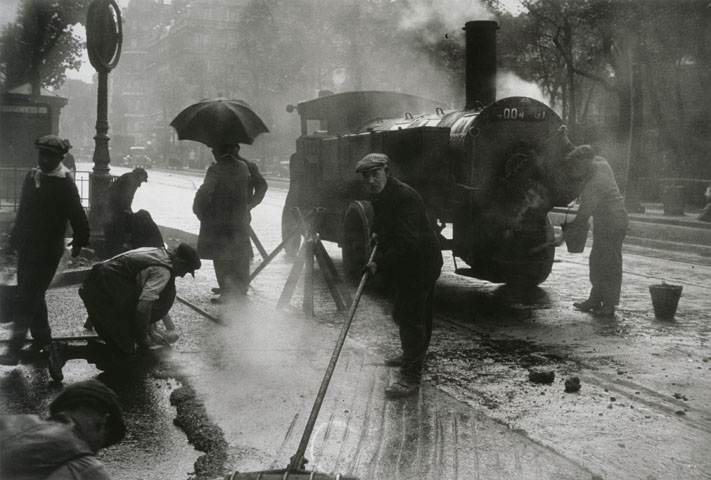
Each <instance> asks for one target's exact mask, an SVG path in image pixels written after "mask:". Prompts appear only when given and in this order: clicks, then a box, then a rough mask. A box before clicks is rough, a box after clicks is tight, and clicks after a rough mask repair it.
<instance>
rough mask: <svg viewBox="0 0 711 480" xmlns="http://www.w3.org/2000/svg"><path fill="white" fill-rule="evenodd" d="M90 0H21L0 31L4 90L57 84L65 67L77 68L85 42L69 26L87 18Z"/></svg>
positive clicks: (60, 81) (63, 76)
mask: <svg viewBox="0 0 711 480" xmlns="http://www.w3.org/2000/svg"><path fill="white" fill-rule="evenodd" d="M88 4H89V0H22V1H21V2H20V4H19V5H18V9H17V17H16V19H15V21H14V22H12V23H9V24H7V25H6V26H5V27H4V28H3V29H2V32H0V68H1V69H2V79H1V84H0V86H1V87H2V89H3V90H7V89H11V88H13V87H16V86H18V85H22V84H25V83H30V84H31V85H32V90H33V92H35V93H36V94H39V87H40V86H44V87H59V86H61V85H62V83H64V80H65V78H66V77H65V72H66V70H67V69H74V70H78V69H79V67H80V66H81V61H80V58H81V52H82V49H83V47H84V43H83V41H82V40H81V39H79V38H78V37H76V36H75V35H74V34H73V32H72V26H73V25H76V24H78V23H79V24H83V23H84V22H85V21H86V11H87V8H88Z"/></svg>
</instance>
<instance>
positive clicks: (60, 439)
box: [0, 380, 126, 480]
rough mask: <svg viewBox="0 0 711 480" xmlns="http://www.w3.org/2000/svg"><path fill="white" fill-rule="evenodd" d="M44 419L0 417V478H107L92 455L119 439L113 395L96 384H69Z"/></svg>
mask: <svg viewBox="0 0 711 480" xmlns="http://www.w3.org/2000/svg"><path fill="white" fill-rule="evenodd" d="M49 413H50V417H49V418H47V419H46V420H42V419H40V418H39V417H38V416H36V415H11V416H5V417H0V478H6V479H11V478H12V479H22V480H51V479H54V480H60V479H76V480H109V478H110V477H109V474H108V472H107V471H106V469H105V468H104V465H103V464H102V463H101V461H100V460H99V459H98V458H97V456H96V454H97V452H98V451H99V450H100V449H102V448H105V447H108V446H111V445H114V444H116V443H118V442H120V441H121V439H123V437H124V435H125V433H126V426H125V425H124V422H123V415H122V413H121V407H120V405H119V402H118V397H117V395H116V393H114V391H113V390H111V389H110V388H108V387H107V386H106V385H104V384H103V383H101V382H99V381H97V380H87V381H83V382H78V383H74V384H72V385H69V386H68V387H67V388H66V389H64V391H63V392H62V393H60V394H59V395H58V396H57V397H56V398H55V399H54V400H53V401H52V403H50V405H49Z"/></svg>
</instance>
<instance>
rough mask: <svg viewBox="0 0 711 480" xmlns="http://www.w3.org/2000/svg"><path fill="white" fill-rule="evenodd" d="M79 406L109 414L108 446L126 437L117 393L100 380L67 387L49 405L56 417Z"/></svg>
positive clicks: (51, 413) (107, 424)
mask: <svg viewBox="0 0 711 480" xmlns="http://www.w3.org/2000/svg"><path fill="white" fill-rule="evenodd" d="M77 406H86V407H89V408H93V409H95V410H96V411H97V412H101V413H106V414H108V418H107V420H106V422H107V423H106V428H107V430H108V438H107V439H106V445H107V446H109V445H113V444H115V443H118V442H120V441H121V439H123V437H124V435H126V425H125V424H124V423H123V416H122V414H121V406H120V405H119V401H118V396H117V395H116V392H114V391H113V390H111V389H110V388H109V387H107V386H106V385H104V384H103V383H101V382H99V381H98V380H85V381H83V382H77V383H73V384H71V385H69V386H67V388H65V389H64V391H63V392H62V393H60V394H59V395H57V398H55V399H54V400H52V403H50V404H49V413H50V415H55V414H57V413H60V412H62V411H64V410H68V409H71V408H73V407H77Z"/></svg>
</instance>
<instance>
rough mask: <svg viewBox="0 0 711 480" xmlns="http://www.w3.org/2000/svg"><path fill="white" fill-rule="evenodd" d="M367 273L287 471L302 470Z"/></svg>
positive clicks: (371, 257) (361, 280)
mask: <svg viewBox="0 0 711 480" xmlns="http://www.w3.org/2000/svg"><path fill="white" fill-rule="evenodd" d="M377 250H378V246H377V245H376V246H375V247H373V251H372V252H370V259H369V260H368V263H370V262H372V261H373V259H374V258H375V252H376V251H377ZM368 277H369V273H368V272H367V271H366V272H365V273H363V276H362V277H361V278H360V284H359V285H358V290H357V291H356V294H355V297H354V298H353V303H351V308H350V309H349V311H348V318H347V320H346V321H345V322H343V326H342V327H341V333H340V335H339V336H338V340H337V341H336V347H335V348H334V349H333V354H331V361H330V362H328V367H327V368H326V373H325V375H324V376H323V380H322V381H321V387H320V388H319V391H318V394H317V395H316V401H315V402H314V406H313V408H312V409H311V415H309V419H308V421H307V422H306V428H305V429H304V434H303V436H302V437H301V442H300V443H299V448H298V449H297V450H296V453H295V454H294V456H293V457H291V462H290V463H289V468H288V470H289V471H294V470H299V469H303V468H304V454H305V453H306V447H307V446H308V444H309V439H310V438H311V433H312V432H313V430H314V426H315V425H316V419H317V418H318V413H319V411H320V410H321V404H322V403H323V399H324V397H325V396H326V390H328V385H329V383H331V377H332V376H333V371H334V370H335V368H336V362H338V357H339V355H340V354H341V349H342V348H343V344H344V343H345V341H346V335H348V330H349V329H350V327H351V323H353V317H355V312H356V308H358V303H359V302H360V297H361V296H362V295H363V290H364V289H365V283H366V282H367V281H368ZM284 478H286V477H284Z"/></svg>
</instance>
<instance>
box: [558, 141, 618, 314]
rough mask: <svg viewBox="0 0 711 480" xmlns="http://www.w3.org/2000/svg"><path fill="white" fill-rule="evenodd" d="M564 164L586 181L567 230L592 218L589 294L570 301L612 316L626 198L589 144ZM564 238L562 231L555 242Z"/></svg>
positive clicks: (608, 167) (616, 295)
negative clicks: (583, 297)
mask: <svg viewBox="0 0 711 480" xmlns="http://www.w3.org/2000/svg"><path fill="white" fill-rule="evenodd" d="M566 166H567V168H568V169H570V171H571V176H572V177H573V178H574V179H580V180H581V181H583V182H584V183H585V186H584V188H583V191H582V193H581V194H580V206H579V207H578V212H577V214H576V216H575V219H574V220H573V221H572V222H570V224H569V225H568V230H567V231H568V232H570V231H574V230H575V229H576V228H580V226H582V225H584V224H587V223H588V221H589V220H590V217H592V220H593V246H592V250H591V251H590V260H589V262H590V283H591V284H592V288H591V290H590V296H589V297H588V299H587V300H585V301H583V302H576V303H574V304H573V306H574V307H575V308H577V309H578V310H581V311H583V312H593V313H594V314H595V315H598V316H603V317H612V316H614V315H615V306H616V305H618V304H619V303H620V290H621V289H622V242H623V240H624V239H625V234H626V232H627V227H628V225H629V220H628V217H627V210H626V209H625V199H624V197H623V196H622V195H621V194H620V190H619V188H618V187H617V183H616V182H615V175H614V173H613V172H612V168H610V165H609V164H608V163H607V160H605V159H604V158H602V157H600V156H596V155H595V150H593V148H592V147H591V146H590V145H581V146H579V147H577V148H575V149H574V150H572V151H571V152H570V153H568V155H567V157H566ZM564 238H565V234H563V235H562V236H561V237H560V238H559V239H558V243H560V242H562V241H563V240H564Z"/></svg>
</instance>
